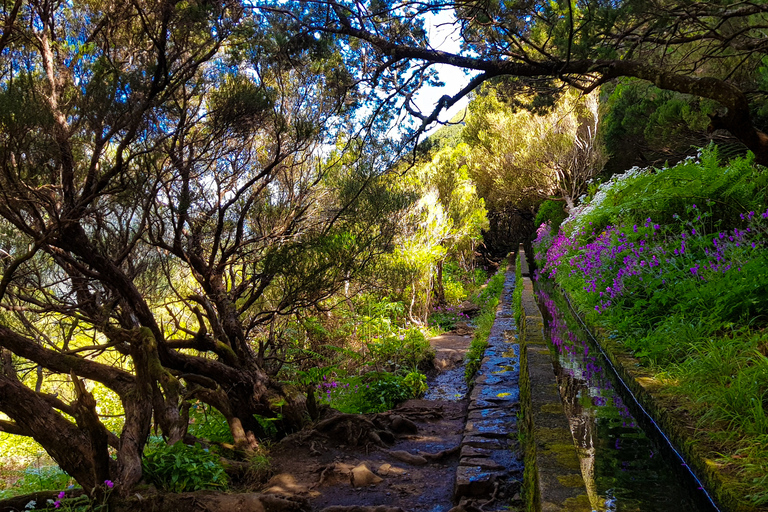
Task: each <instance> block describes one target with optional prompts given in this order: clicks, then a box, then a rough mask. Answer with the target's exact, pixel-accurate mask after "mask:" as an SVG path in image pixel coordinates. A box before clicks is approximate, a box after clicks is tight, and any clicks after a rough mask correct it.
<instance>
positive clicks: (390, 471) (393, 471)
mask: <svg viewBox="0 0 768 512" xmlns="http://www.w3.org/2000/svg"><path fill="white" fill-rule="evenodd" d="M376 473H378V474H379V475H380V476H400V475H402V474H405V470H404V469H403V468H398V467H397V466H393V465H392V464H382V465H381V466H379V469H378V470H376Z"/></svg>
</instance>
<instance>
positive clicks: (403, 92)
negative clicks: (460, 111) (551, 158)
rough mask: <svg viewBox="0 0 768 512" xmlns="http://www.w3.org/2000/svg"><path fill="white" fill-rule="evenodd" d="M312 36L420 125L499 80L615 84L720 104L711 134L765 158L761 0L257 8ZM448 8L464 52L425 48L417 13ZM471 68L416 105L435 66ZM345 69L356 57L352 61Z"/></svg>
mask: <svg viewBox="0 0 768 512" xmlns="http://www.w3.org/2000/svg"><path fill="white" fill-rule="evenodd" d="M263 8H266V9H270V10H271V11H272V12H279V13H281V14H282V15H283V16H284V17H285V19H286V20H292V22H293V23H294V25H293V28H294V29H295V30H298V31H304V32H308V33H332V34H336V35H339V36H340V37H343V38H346V39H347V40H348V41H349V45H350V46H349V47H350V48H353V47H354V48H355V49H356V51H355V56H356V59H357V60H356V62H355V69H357V73H359V75H360V76H361V77H366V79H367V80H368V81H369V82H370V84H371V86H379V87H381V88H382V89H383V90H384V91H385V93H383V94H382V95H381V96H382V97H385V98H386V101H391V100H392V98H393V96H394V95H398V94H399V95H400V96H401V97H402V98H403V100H402V103H401V106H402V107H403V108H404V109H406V110H408V111H409V112H410V113H411V114H413V116H415V117H416V118H418V119H419V120H420V121H421V126H422V127H425V126H428V125H430V124H431V123H433V122H435V121H436V120H437V116H438V114H439V112H440V111H441V110H442V109H444V108H445V107H449V106H451V105H453V104H455V103H456V102H457V101H459V100H460V99H461V98H462V97H464V96H466V95H467V94H469V93H470V92H471V91H473V90H475V89H476V88H477V87H478V86H479V85H480V84H481V83H483V82H485V81H487V80H489V79H491V78H494V77H498V76H506V77H510V78H511V80H510V81H511V82H515V83H516V84H517V86H518V87H519V89H520V90H526V91H535V92H536V91H537V92H548V93H556V92H557V91H558V89H559V87H558V86H557V84H558V83H565V84H567V85H568V86H570V87H573V88H576V89H578V90H580V91H583V92H590V91H593V90H595V89H596V88H597V87H598V86H599V85H601V84H603V83H606V82H607V81H609V80H612V79H614V78H618V77H634V78H639V79H642V80H646V81H649V82H652V83H653V84H655V85H656V86H657V87H659V88H661V89H668V90H672V91H677V92H681V93H687V94H691V95H694V96H699V97H702V98H709V99H712V100H715V101H717V102H718V104H719V105H720V109H719V110H718V112H716V113H714V114H713V115H712V116H711V123H710V128H711V129H720V128H722V129H725V130H728V131H729V132H730V133H731V134H733V135H734V136H735V137H736V138H738V139H739V140H740V141H742V142H743V143H744V144H745V145H746V146H747V147H748V148H749V149H751V150H752V151H753V152H754V153H755V154H756V156H757V161H758V162H760V163H764V164H765V163H768V135H766V134H765V133H764V126H763V121H762V119H761V118H760V117H755V114H756V113H757V110H758V108H759V106H760V105H761V104H762V102H764V100H765V95H766V93H767V92H768V90H767V89H766V84H765V83H764V81H761V80H759V73H758V70H759V68H760V67H761V66H762V65H763V64H762V60H763V59H764V58H765V57H766V53H767V52H768V45H766V43H765V41H766V39H767V38H766V34H765V30H766V29H765V27H766V22H767V21H768V5H766V4H762V3H736V2H721V3H713V2H694V3H682V4H681V3H679V2H670V1H663V0H661V1H650V2H648V1H644V0H627V1H622V2H612V3H604V2H595V1H591V0H585V1H578V2H577V1H568V2H548V1H547V2H539V1H533V2H494V1H486V0H477V1H475V0H473V1H463V2H410V1H402V2H392V1H375V2H374V1H371V2H342V1H322V2H321V1H306V2H288V3H285V2H281V3H279V4H273V5H268V4H263ZM445 10H449V11H454V12H455V15H456V21H455V26H456V27H457V30H458V31H459V33H460V35H461V39H462V42H463V49H462V51H460V52H458V53H455V54H453V53H447V52H444V51H441V50H438V49H435V48H433V47H432V46H431V41H430V40H429V37H428V36H427V33H426V31H425V30H424V26H425V25H424V17H425V15H427V14H433V13H436V12H439V11H445ZM438 63H442V64H449V65H452V66H457V67H462V68H466V69H469V70H475V71H477V72H478V74H476V75H475V76H474V78H472V80H471V81H470V82H469V84H468V85H467V86H466V87H465V88H464V89H463V90H462V91H460V92H459V93H458V94H456V95H454V96H453V97H447V96H444V97H443V98H441V99H440V101H439V102H438V105H437V106H436V108H435V110H434V111H432V112H426V113H421V112H419V111H418V109H417V108H416V106H415V105H414V104H413V102H412V101H411V98H412V96H413V94H414V90H415V89H418V87H419V86H421V85H422V84H424V83H428V82H430V81H432V80H434V68H433V66H434V64H438ZM350 64H352V62H350Z"/></svg>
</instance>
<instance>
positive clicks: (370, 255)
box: [0, 1, 404, 493]
mask: <svg viewBox="0 0 768 512" xmlns="http://www.w3.org/2000/svg"><path fill="white" fill-rule="evenodd" d="M3 21H4V23H3V35H2V38H0V43H1V44H2V45H3V48H2V55H3V60H2V71H1V72H0V104H2V105H3V106H5V107H7V108H3V109H2V112H1V113H0V128H1V129H0V161H1V162H2V164H0V167H1V169H2V170H1V172H0V230H2V233H3V234H4V235H5V236H4V238H3V240H2V242H0V244H2V245H0V249H2V250H0V257H2V259H1V260H0V265H1V266H0V276H1V277H0V353H1V354H0V355H2V357H0V360H1V361H2V367H0V411H1V412H3V413H4V414H5V415H7V418H8V419H3V420H2V421H0V428H2V430H3V431H5V432H10V433H14V434H19V435H26V436H32V437H34V439H35V440H37V441H38V442H39V443H40V444H41V445H42V446H43V447H44V448H45V450H46V451H47V452H48V453H49V454H50V455H51V456H52V457H53V458H54V460H56V462H57V463H58V464H59V465H60V466H61V467H62V469H64V470H65V471H67V472H68V473H70V474H71V475H72V476H73V477H75V478H76V480H77V481H78V482H79V483H80V484H81V485H82V486H83V487H84V488H85V489H87V490H92V489H95V488H96V487H97V486H98V485H99V484H101V483H103V482H104V481H105V480H107V479H109V480H112V481H114V482H115V483H116V484H117V486H118V489H119V490H120V492H122V493H127V492H129V491H130V489H131V487H132V486H133V485H134V484H135V483H136V482H137V481H138V480H139V478H140V477H141V454H142V451H143V447H144V443H145V442H146V439H147V436H148V434H149V431H150V427H151V425H152V423H153V421H154V423H155V425H157V426H158V427H159V429H160V431H161V432H162V434H163V436H164V437H165V438H166V440H167V442H169V443H173V442H175V441H177V440H182V439H188V438H189V436H188V435H187V432H186V428H187V424H188V410H189V406H190V401H191V400H201V401H204V402H206V403H208V404H211V405H213V406H214V407H216V408H217V409H218V410H219V411H221V412H222V414H223V415H224V416H225V418H226V419H227V422H228V423H229V426H230V429H231V431H232V433H233V437H234V439H235V445H236V448H237V449H238V450H239V451H240V452H241V453H244V454H247V453H249V452H250V451H251V450H253V448H254V446H255V444H256V437H255V436H256V435H258V434H259V432H260V426H259V423H258V421H257V419H256V418H255V415H262V416H272V417H275V416H278V415H280V417H281V418H282V422H281V423H280V424H279V425H280V427H281V428H282V429H283V430H284V431H288V430H291V429H295V428H298V427H299V426H300V425H301V424H302V423H303V422H304V420H305V408H304V398H303V396H302V395H301V394H300V393H294V392H291V391H290V390H289V389H286V388H285V387H284V386H283V385H282V384H281V383H280V382H279V381H278V380H277V379H276V378H275V377H274V375H273V374H271V373H270V371H269V370H270V361H274V360H275V359H279V358H280V357H281V354H282V352H281V351H282V350H283V348H282V346H281V340H280V339H278V338H276V337H275V336H274V335H273V334H274V332H275V330H274V329H273V328H272V327H273V326H274V325H275V323H276V322H278V321H279V320H280V319H281V318H285V317H287V316H290V315H292V314H294V313H295V312H296V311H297V310H298V309H300V308H308V307H322V304H323V301H324V300H325V299H327V298H328V297H329V296H331V295H332V294H333V293H335V292H336V291H337V290H338V289H339V288H340V287H342V286H343V284H344V282H345V281H346V280H349V279H350V278H354V276H355V275H356V274H357V273H358V272H361V271H363V270H364V269H366V268H367V267H368V266H369V265H370V264H371V262H372V261H373V260H374V259H375V258H376V257H377V256H378V255H380V254H381V253H383V252H385V251H387V250H389V249H390V245H391V238H392V236H393V234H394V232H395V228H396V221H397V218H396V216H395V215H394V214H395V213H396V212H398V211H399V210H400V209H402V208H403V206H404V204H403V199H402V197H400V196H399V195H397V194H393V193H390V192H389V191H388V189H387V187H386V186H385V185H383V184H380V183H378V175H379V174H380V171H379V167H378V166H377V165H376V163H377V159H378V158H380V153H379V152H378V151H377V150H376V149H375V148H372V147H370V146H369V147H365V148H362V147H360V146H359V145H358V146H355V145H353V144H347V145H346V146H345V151H344V152H343V153H342V155H343V158H341V157H338V156H332V157H328V158H323V157H322V155H323V151H324V148H326V147H327V145H328V144H329V143H333V142H335V141H336V140H341V139H340V138H339V137H338V136H337V132H336V130H335V129H336V128H337V127H339V126H341V125H343V120H344V116H345V115H347V114H349V115H351V114H352V111H353V107H354V105H352V104H351V103H350V102H349V101H347V100H348V99H349V98H350V97H351V93H350V91H351V89H352V85H351V82H350V80H349V76H348V75H347V73H346V70H345V68H344V67H343V66H340V65H339V61H338V59H337V58H335V55H336V53H335V50H334V49H333V48H332V47H331V46H330V45H329V44H327V43H328V41H326V40H323V39H322V38H319V39H317V38H314V37H312V38H309V39H308V40H303V41H292V42H290V44H286V43H285V41H283V40H281V37H282V35H281V34H279V33H272V32H271V30H270V28H271V27H270V26H269V25H268V24H266V23H265V22H264V20H263V19H261V18H259V17H248V18H246V17H244V8H243V6H242V5H241V4H239V3H237V2H229V3H215V4H209V3H201V4H198V3H195V2H180V3H176V2H160V3H154V2H148V3H143V2H140V1H135V2H129V3H124V4H112V3H100V2H96V3H94V2H85V3H81V2H69V3H62V4H58V3H47V2H46V3H37V2H31V3H28V4H24V3H22V2H17V3H15V4H14V5H13V6H12V8H11V10H10V11H5V12H4V20H3ZM342 142H343V141H342ZM277 367H279V366H277ZM29 368H37V369H38V371H37V373H36V376H37V380H36V382H35V380H34V376H33V375H30V374H29V373H28V369H29ZM53 376H57V378H58V379H59V380H61V379H64V380H65V381H66V383H65V384H64V385H62V386H60V389H59V392H58V394H56V395H54V394H52V393H51V392H49V391H50V388H49V387H48V386H47V385H46V384H45V382H44V381H47V380H50V379H51V377H53ZM92 382H97V383H100V384H101V385H103V386H105V387H106V388H108V389H109V390H111V391H112V392H114V393H115V394H116V395H117V396H118V397H119V400H120V402H121V404H122V407H123V409H124V413H125V416H124V418H125V421H124V425H123V427H122V430H121V431H120V432H118V433H115V432H111V431H109V430H108V429H107V428H106V427H105V425H104V423H103V422H102V418H101V417H100V413H99V409H98V404H97V402H96V399H95V398H94V394H93V393H92V392H91V389H92V385H91V383H92ZM110 450H113V451H114V453H116V458H115V459H112V458H111V457H110Z"/></svg>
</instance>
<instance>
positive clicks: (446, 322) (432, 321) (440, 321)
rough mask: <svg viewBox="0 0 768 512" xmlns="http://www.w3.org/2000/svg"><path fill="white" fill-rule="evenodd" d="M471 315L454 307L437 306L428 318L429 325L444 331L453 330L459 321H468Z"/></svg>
mask: <svg viewBox="0 0 768 512" xmlns="http://www.w3.org/2000/svg"><path fill="white" fill-rule="evenodd" d="M467 320H469V316H467V315H466V314H464V313H462V312H461V311H459V310H458V309H456V308H453V307H439V306H438V307H437V308H435V310H434V311H433V312H432V313H431V314H430V315H429V318H428V319H427V323H428V325H430V326H432V327H439V328H440V330H442V331H452V330H453V329H455V328H456V325H457V324H458V323H459V322H466V321H467Z"/></svg>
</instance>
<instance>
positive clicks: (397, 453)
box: [387, 450, 427, 466]
mask: <svg viewBox="0 0 768 512" xmlns="http://www.w3.org/2000/svg"><path fill="white" fill-rule="evenodd" d="M387 453H388V454H390V455H391V456H392V457H394V458H396V459H397V460H399V461H402V462H405V463H407V464H412V465H414V466H423V465H425V464H426V463H427V459H425V458H424V457H422V456H421V455H413V454H412V453H408V452H406V451H405V450H391V451H388V452H387Z"/></svg>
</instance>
